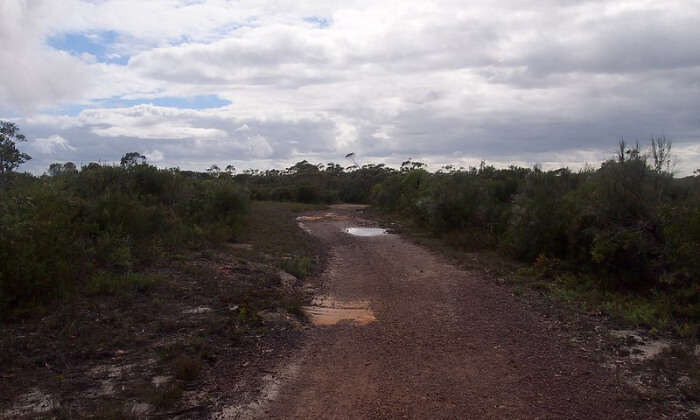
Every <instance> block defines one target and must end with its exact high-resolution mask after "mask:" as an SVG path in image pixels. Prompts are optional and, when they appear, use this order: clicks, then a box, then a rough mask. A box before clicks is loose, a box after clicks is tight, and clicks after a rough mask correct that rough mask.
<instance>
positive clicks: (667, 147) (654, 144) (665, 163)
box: [651, 137, 671, 173]
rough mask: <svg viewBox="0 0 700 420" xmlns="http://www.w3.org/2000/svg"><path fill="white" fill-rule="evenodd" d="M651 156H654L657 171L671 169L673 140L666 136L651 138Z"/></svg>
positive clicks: (668, 170)
mask: <svg viewBox="0 0 700 420" xmlns="http://www.w3.org/2000/svg"><path fill="white" fill-rule="evenodd" d="M651 156H652V157H653V158H654V170H655V171H656V172H659V173H661V172H670V171H671V141H670V140H666V137H657V138H654V137H652V138H651Z"/></svg>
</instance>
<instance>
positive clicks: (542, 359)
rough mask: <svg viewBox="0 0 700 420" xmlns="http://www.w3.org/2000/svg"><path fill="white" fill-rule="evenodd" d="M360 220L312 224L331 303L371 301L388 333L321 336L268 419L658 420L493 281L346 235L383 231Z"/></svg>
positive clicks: (345, 209) (329, 329) (374, 328)
mask: <svg viewBox="0 0 700 420" xmlns="http://www.w3.org/2000/svg"><path fill="white" fill-rule="evenodd" d="M355 210H357V209H356V208H353V207H350V206H340V207H338V206H336V207H334V208H333V210H332V211H333V212H334V213H336V214H337V215H339V216H350V217H349V218H346V217H324V218H321V219H319V220H315V221H305V222H304V223H305V225H306V227H307V228H308V229H309V230H310V232H311V234H312V235H314V236H316V237H317V238H319V239H320V240H321V241H322V242H323V243H324V244H325V245H326V246H327V247H328V249H329V250H330V259H329V263H328V268H327V270H326V271H325V273H324V274H323V277H324V278H323V280H324V282H325V288H326V290H325V291H324V294H328V295H330V296H332V297H334V298H336V299H338V300H342V301H368V302H369V308H370V309H371V310H372V311H373V312H374V315H375V316H376V322H372V323H369V324H366V325H356V324H353V323H352V322H341V323H339V324H337V325H334V326H322V327H316V328H314V329H313V330H312V331H311V332H310V333H309V337H308V339H307V346H306V347H305V348H304V350H302V351H301V356H300V357H299V359H300V360H301V361H300V362H299V363H300V364H299V368H298V369H297V370H296V372H297V373H296V375H295V376H294V377H292V378H291V379H289V380H287V381H286V382H285V383H284V384H283V385H282V386H281V389H280V392H279V395H277V396H276V397H275V398H274V401H270V402H269V406H268V407H267V408H266V409H264V414H263V415H264V417H273V418H305V419H306V418H325V419H329V418H344V419H347V418H431V419H433V418H567V419H572V418H580V419H592V418H657V417H658V415H654V413H651V412H649V411H644V410H645V409H644V408H643V406H642V405H641V403H640V401H639V399H638V398H637V397H636V396H635V394H634V392H633V391H632V390H631V389H629V388H628V387H626V386H625V385H624V384H623V383H621V381H619V380H617V379H616V376H615V373H614V372H613V371H612V370H610V369H608V368H605V367H603V366H602V365H601V363H600V357H595V355H594V351H592V350H591V349H587V348H586V346H587V344H585V343H584V344H583V345H581V344H580V343H576V344H574V343H572V340H571V338H572V335H571V333H570V332H569V331H566V330H565V329H564V328H562V327H561V326H560V325H559V324H557V323H555V322H552V321H551V320H548V319H547V318H546V317H545V316H543V315H540V314H538V313H536V312H535V311H533V310H532V309H531V308H529V307H528V306H527V305H526V304H525V303H524V302H522V301H521V300H518V299H517V298H516V297H514V296H513V295H512V294H511V293H510V292H509V291H508V290H507V289H506V288H502V287H498V286H496V285H494V283H493V281H492V280H490V279H488V278H486V277H485V276H484V274H483V273H481V272H477V271H464V270H460V269H458V268H456V267H455V266H453V265H451V264H449V263H448V262H447V261H445V260H444V259H442V258H441V257H439V256H436V255H433V254H431V253H430V252H428V251H427V250H426V249H424V248H422V247H419V246H417V245H414V244H412V243H410V242H408V241H407V240H404V239H402V238H401V237H399V236H398V235H385V236H378V237H353V236H351V235H349V234H347V233H345V232H343V229H344V228H347V227H349V226H358V225H359V226H362V225H371V224H372V223H371V222H369V221H367V220H363V219H361V217H360V214H359V213H357V212H356V211H355ZM582 346H583V347H582ZM260 414H262V413H260Z"/></svg>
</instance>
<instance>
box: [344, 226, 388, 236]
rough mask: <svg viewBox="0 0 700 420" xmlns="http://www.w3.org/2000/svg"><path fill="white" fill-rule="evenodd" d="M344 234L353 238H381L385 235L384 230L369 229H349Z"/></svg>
mask: <svg viewBox="0 0 700 420" xmlns="http://www.w3.org/2000/svg"><path fill="white" fill-rule="evenodd" d="M345 232H347V233H349V234H350V235H353V236H381V235H386V234H387V231H386V229H382V228H371V227H349V228H347V229H345Z"/></svg>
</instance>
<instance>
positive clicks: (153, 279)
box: [86, 271, 161, 296]
mask: <svg viewBox="0 0 700 420" xmlns="http://www.w3.org/2000/svg"><path fill="white" fill-rule="evenodd" d="M160 281H161V278H160V277H159V276H156V275H150V274H140V273H126V274H114V273H109V272H105V271H100V272H97V273H95V274H94V275H93V276H92V277H90V279H89V280H88V282H87V286H86V291H87V294H88V295H92V296H94V295H114V294H118V293H123V292H130V291H136V292H140V293H145V292H147V291H149V290H150V289H152V288H153V287H154V286H155V285H156V284H158V283H159V282H160Z"/></svg>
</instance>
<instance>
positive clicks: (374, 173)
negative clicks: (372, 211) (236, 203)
mask: <svg viewBox="0 0 700 420" xmlns="http://www.w3.org/2000/svg"><path fill="white" fill-rule="evenodd" d="M393 172H394V170H393V169H391V168H388V167H386V166H384V165H382V164H379V165H374V164H369V165H364V166H362V167H357V166H354V165H353V166H352V167H350V168H344V167H343V166H341V165H339V164H337V163H333V162H331V163H328V164H326V165H323V164H318V165H315V164H312V163H309V162H307V161H305V160H304V161H301V162H298V163H297V164H295V165H293V166H291V167H289V168H287V169H284V170H277V169H272V170H266V171H258V170H248V171H246V172H245V173H242V174H238V175H235V176H234V178H235V180H236V181H237V182H238V183H240V184H241V185H245V186H246V187H247V188H248V189H249V190H250V194H251V198H252V199H254V200H275V201H298V202H302V203H328V204H330V203H337V202H342V203H367V202H369V200H370V192H371V191H372V187H373V186H374V185H376V184H378V183H380V182H382V181H383V180H384V179H385V178H386V177H387V176H389V175H390V174H391V173H393Z"/></svg>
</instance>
